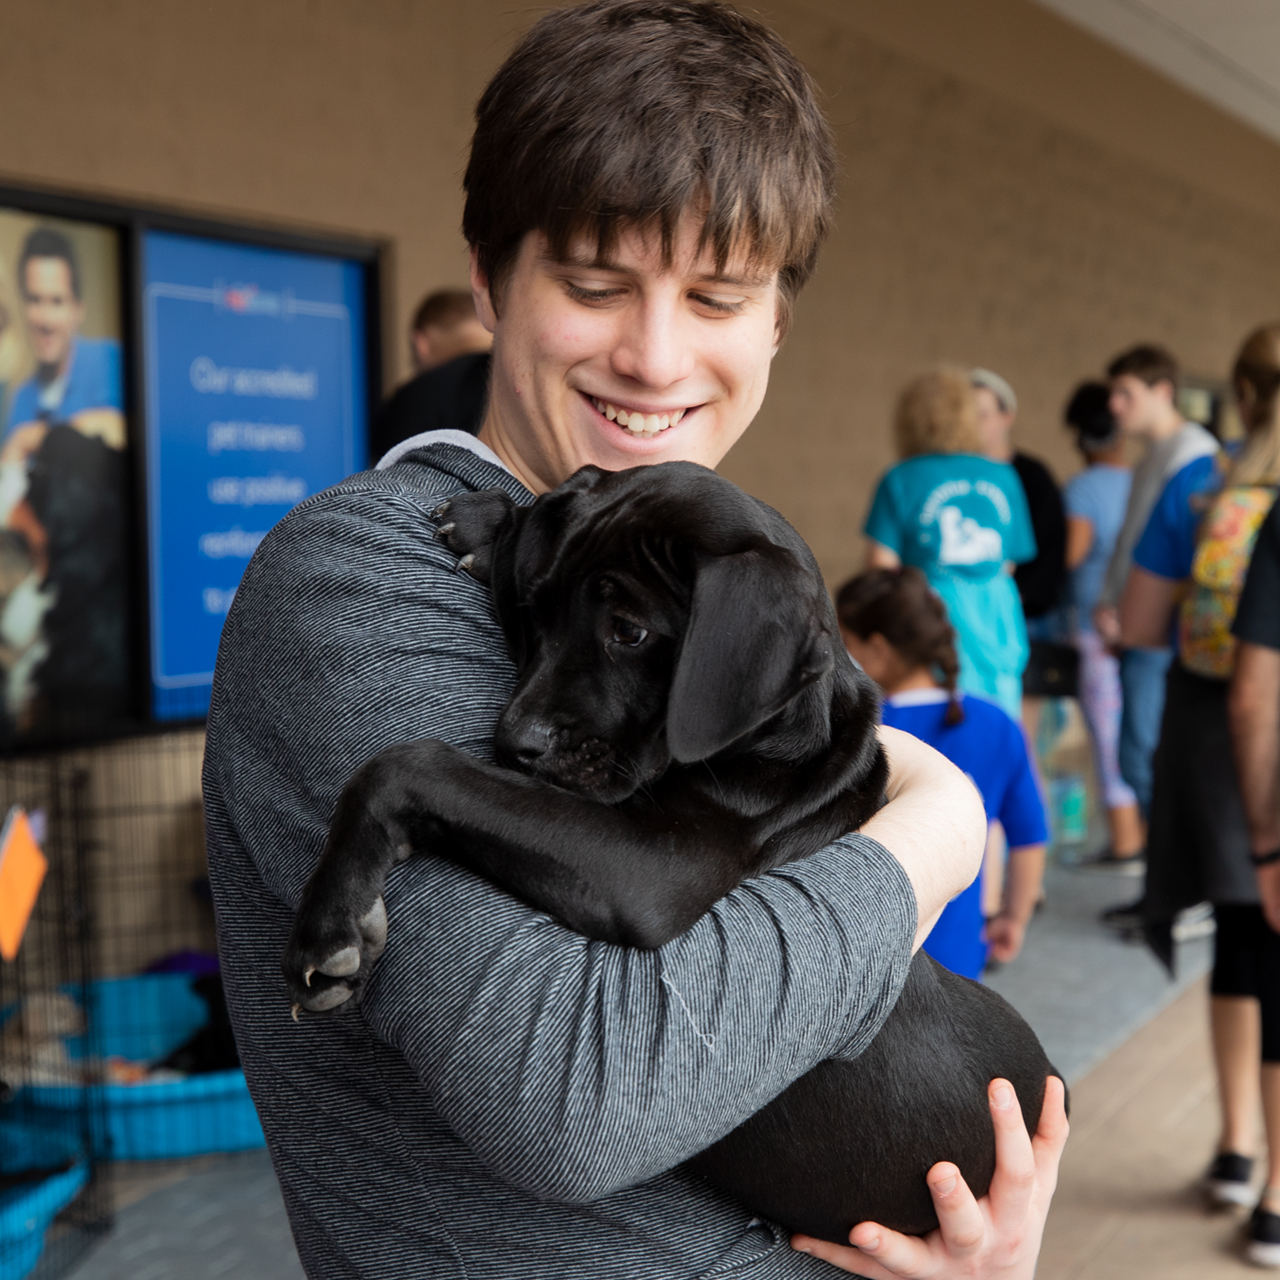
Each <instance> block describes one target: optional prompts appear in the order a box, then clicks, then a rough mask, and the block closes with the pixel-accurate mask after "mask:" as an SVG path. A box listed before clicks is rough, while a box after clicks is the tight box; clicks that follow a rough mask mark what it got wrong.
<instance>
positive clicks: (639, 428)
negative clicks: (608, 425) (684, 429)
mask: <svg viewBox="0 0 1280 1280" xmlns="http://www.w3.org/2000/svg"><path fill="white" fill-rule="evenodd" d="M582 394H583V395H584V396H585V397H586V398H587V399H588V400H590V401H591V403H592V405H593V406H594V407H595V411H596V412H597V413H598V414H600V415H601V416H602V417H604V418H607V419H608V420H609V421H610V422H616V423H617V424H618V426H620V427H624V428H625V429H626V430H627V431H628V432H629V433H630V434H631V435H633V436H656V435H658V434H660V433H661V432H663V431H668V430H670V428H672V427H674V426H676V425H677V424H678V423H679V422H680V419H681V418H683V417H684V416H685V414H686V413H692V412H693V410H695V409H696V408H698V406H697V405H686V406H684V407H682V408H679V409H655V408H648V409H646V408H645V407H643V406H637V405H627V404H622V403H618V402H615V401H612V400H603V399H601V398H600V397H598V396H592V395H587V393H586V392H585V391H584V392H582Z"/></svg>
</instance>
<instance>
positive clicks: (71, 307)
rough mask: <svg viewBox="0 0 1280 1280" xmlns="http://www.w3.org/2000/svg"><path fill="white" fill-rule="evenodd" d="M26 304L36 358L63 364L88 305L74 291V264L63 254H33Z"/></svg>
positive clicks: (25, 289) (24, 289)
mask: <svg viewBox="0 0 1280 1280" xmlns="http://www.w3.org/2000/svg"><path fill="white" fill-rule="evenodd" d="M22 306H23V311H24V313H25V314H26V318H27V332H28V334H29V335H30V340H31V349H32V351H33V352H34V354H35V357H36V360H37V361H38V362H39V363H40V364H41V365H42V366H44V367H46V368H49V367H55V366H60V365H61V364H62V363H63V361H65V360H66V358H67V355H68V353H69V352H70V350H71V342H72V339H73V338H74V337H75V335H76V331H77V330H78V329H79V328H80V322H81V320H82V319H83V318H84V307H83V306H82V305H81V303H80V301H79V299H77V298H76V296H75V294H74V293H73V292H72V291H71V267H70V266H69V265H68V263H66V262H65V261H63V259H61V258H32V259H31V260H30V261H29V262H28V263H27V266H26V271H25V272H24V275H23V281H22Z"/></svg>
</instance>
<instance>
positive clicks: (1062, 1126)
mask: <svg viewBox="0 0 1280 1280" xmlns="http://www.w3.org/2000/svg"><path fill="white" fill-rule="evenodd" d="M1066 1102H1067V1086H1066V1085H1065V1084H1063V1083H1062V1081H1061V1080H1059V1079H1058V1077H1057V1076H1050V1077H1049V1078H1048V1079H1047V1080H1046V1081H1045V1082H1044V1103H1043V1105H1042V1106H1041V1108H1040V1123H1039V1125H1038V1126H1037V1127H1036V1136H1035V1138H1034V1139H1032V1143H1031V1147H1032V1150H1033V1151H1034V1152H1035V1161H1036V1179H1037V1182H1038V1184H1039V1190H1040V1191H1041V1192H1042V1193H1043V1194H1044V1195H1045V1196H1046V1198H1047V1197H1048V1196H1051V1195H1052V1194H1053V1189H1054V1188H1055V1187H1056V1186H1057V1185H1058V1161H1059V1160H1061V1159H1062V1149H1063V1147H1065V1146H1066V1143H1067V1134H1069V1133H1070V1132H1071V1126H1070V1124H1068V1123H1067V1106H1066Z"/></svg>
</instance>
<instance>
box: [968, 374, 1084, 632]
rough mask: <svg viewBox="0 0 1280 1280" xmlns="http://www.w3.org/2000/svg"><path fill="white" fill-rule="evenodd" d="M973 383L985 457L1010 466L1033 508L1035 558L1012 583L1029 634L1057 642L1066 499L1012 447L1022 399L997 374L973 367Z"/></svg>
mask: <svg viewBox="0 0 1280 1280" xmlns="http://www.w3.org/2000/svg"><path fill="white" fill-rule="evenodd" d="M969 382H970V384H971V385H972V386H973V398H974V400H975V401H976V403H977V406H978V429H979V430H980V431H981V433H982V443H983V449H982V451H983V453H985V454H986V456H987V457H988V458H992V459H994V460H995V461H996V462H1007V463H1009V464H1010V465H1011V466H1012V467H1013V469H1014V470H1015V471H1016V472H1017V473H1018V479H1019V480H1021V481H1022V488H1023V490H1024V491H1025V492H1026V495H1027V506H1028V507H1029V508H1030V510H1031V532H1032V533H1033V534H1034V535H1035V539H1036V554H1035V557H1034V558H1033V559H1031V560H1028V561H1027V562H1026V563H1025V564H1020V565H1018V567H1017V569H1016V570H1015V571H1014V575H1013V580H1014V583H1015V584H1016V586H1017V588H1018V596H1019V598H1020V599H1021V600H1022V612H1023V614H1024V615H1025V617H1026V620H1027V635H1028V637H1029V638H1030V639H1031V641H1032V642H1033V643H1034V642H1035V641H1036V640H1053V639H1056V638H1057V637H1056V634H1055V630H1056V628H1055V622H1056V615H1055V611H1056V610H1057V608H1058V605H1059V603H1060V602H1061V598H1062V588H1063V580H1064V577H1065V560H1066V550H1067V520H1066V515H1065V513H1064V511H1063V509H1062V495H1061V493H1059V491H1058V483H1057V481H1056V480H1054V478H1053V473H1052V472H1051V471H1050V470H1049V468H1048V467H1046V466H1045V464H1044V463H1043V462H1041V461H1040V459H1039V458H1033V457H1032V456H1031V455H1030V454H1029V453H1023V452H1022V451H1021V450H1020V449H1015V448H1014V447H1013V441H1012V439H1011V433H1012V431H1013V424H1014V421H1015V420H1016V418H1017V416H1018V397H1017V396H1016V395H1015V394H1014V391H1013V388H1012V387H1011V386H1010V385H1009V384H1008V382H1006V381H1005V380H1004V379H1003V378H1002V377H1001V376H1000V375H999V374H998V373H993V372H992V371H991V370H990V369H971V370H970V371H969Z"/></svg>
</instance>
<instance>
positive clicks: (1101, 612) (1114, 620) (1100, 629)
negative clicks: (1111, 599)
mask: <svg viewBox="0 0 1280 1280" xmlns="http://www.w3.org/2000/svg"><path fill="white" fill-rule="evenodd" d="M1093 626H1094V630H1095V631H1097V633H1098V634H1099V635H1100V636H1101V637H1102V641H1103V643H1104V644H1106V645H1109V646H1111V647H1112V648H1114V647H1115V646H1116V645H1118V644H1119V643H1120V610H1119V609H1117V608H1116V607H1115V606H1114V605H1108V604H1100V605H1099V606H1098V607H1097V608H1096V609H1095V610H1094V611H1093Z"/></svg>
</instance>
